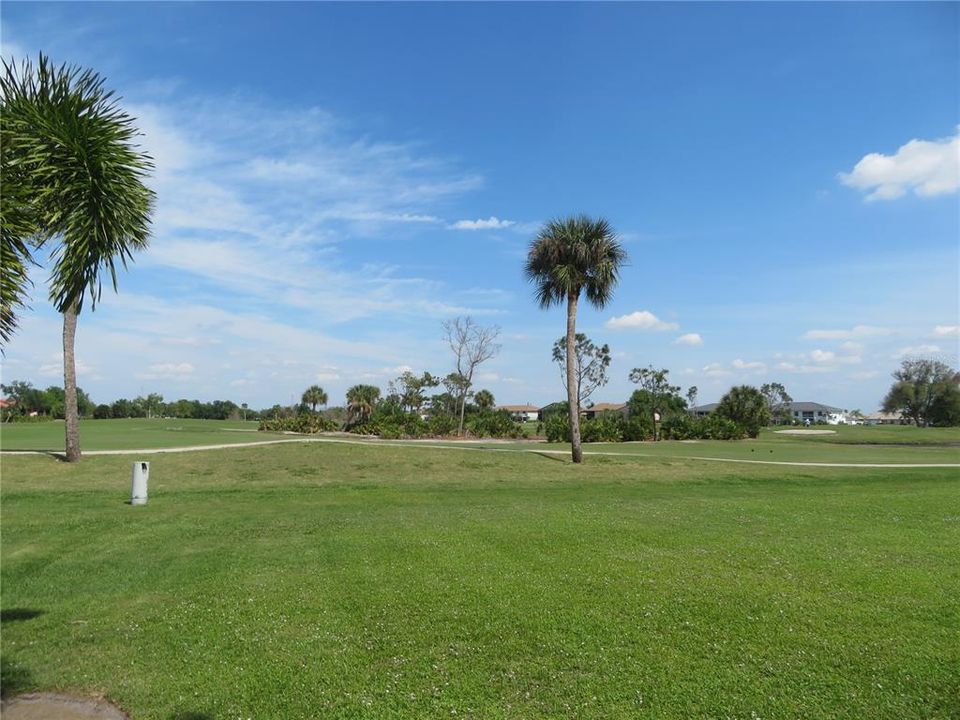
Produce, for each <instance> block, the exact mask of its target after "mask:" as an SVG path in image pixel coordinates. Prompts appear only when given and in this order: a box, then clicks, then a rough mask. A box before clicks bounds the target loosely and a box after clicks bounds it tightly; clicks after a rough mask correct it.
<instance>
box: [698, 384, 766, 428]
mask: <svg viewBox="0 0 960 720" xmlns="http://www.w3.org/2000/svg"><path fill="white" fill-rule="evenodd" d="M713 415H716V416H719V417H725V418H728V419H730V420H732V421H733V422H735V423H736V424H737V425H740V426H741V427H743V428H744V429H745V430H746V431H747V434H748V435H749V436H750V437H752V438H755V437H757V436H758V435H760V428H762V427H764V426H765V425H768V424H770V409H769V408H768V407H767V400H766V398H765V397H764V396H763V393H761V392H760V391H759V390H757V389H756V388H755V387H751V386H750V385H738V386H737V387H732V388H730V390H729V391H728V392H727V394H726V395H724V396H723V397H722V398H720V403H719V404H718V405H717V409H716V410H715V411H714V412H713V413H711V416H713Z"/></svg>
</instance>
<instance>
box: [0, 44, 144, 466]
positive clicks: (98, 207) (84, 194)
mask: <svg viewBox="0 0 960 720" xmlns="http://www.w3.org/2000/svg"><path fill="white" fill-rule="evenodd" d="M3 70H4V72H3V75H2V77H0V94H2V100H0V102H2V105H0V116H2V118H3V126H2V127H3V133H2V134H3V137H2V140H3V146H4V148H3V153H4V158H3V163H2V166H3V169H4V176H3V184H4V192H8V191H9V188H8V183H10V184H13V185H14V187H15V195H16V197H18V198H28V199H29V200H28V206H27V208H26V212H27V214H28V216H29V220H30V223H31V225H32V232H31V233H30V238H31V239H32V240H33V241H35V242H36V243H37V244H43V243H44V242H46V241H47V240H49V239H51V238H56V239H57V240H58V244H57V245H56V246H55V248H54V250H53V252H52V253H51V257H52V259H53V262H54V267H53V271H52V274H51V279H50V299H51V301H52V302H53V304H54V306H55V307H56V308H57V311H58V312H60V313H62V314H63V384H64V391H65V398H64V401H65V402H64V419H65V426H66V431H65V432H66V459H67V460H68V461H71V462H72V461H75V460H79V459H80V433H79V417H78V412H77V373H76V361H75V358H74V345H75V338H76V331H77V316H78V315H79V314H80V311H81V310H82V309H83V303H84V300H85V298H87V297H89V300H90V309H91V310H93V309H94V308H95V306H96V303H97V302H98V301H99V300H100V292H101V275H100V274H101V272H102V271H108V272H109V275H110V279H111V281H112V283H113V287H114V290H116V287H117V268H116V264H117V260H119V261H120V264H121V265H122V266H123V267H126V264H127V261H128V260H132V258H133V252H134V251H135V250H140V249H143V248H144V247H146V245H147V237H148V234H149V222H150V210H151V207H152V205H153V198H154V195H153V192H152V191H150V190H149V189H148V188H147V187H146V185H145V184H144V180H145V178H146V175H147V173H148V172H149V171H150V169H151V168H152V167H153V165H152V163H151V160H150V158H149V157H148V156H147V155H146V154H144V153H143V152H142V151H140V150H139V149H138V148H137V147H136V145H135V140H136V137H137V135H138V131H137V129H136V127H135V126H134V119H133V118H132V117H131V116H130V115H128V114H126V113H125V112H123V111H122V110H121V109H120V108H119V107H118V105H117V101H116V99H115V98H114V97H113V92H112V91H108V90H105V89H104V87H103V82H104V81H103V79H102V78H101V77H100V76H99V75H97V74H96V73H95V72H93V71H91V70H81V69H80V68H77V67H71V66H67V65H61V66H59V67H57V66H54V65H52V64H51V63H50V61H49V59H48V58H47V57H46V56H45V55H43V54H41V55H40V58H39V62H38V64H37V66H36V68H34V66H33V64H32V63H31V62H30V61H28V60H27V61H24V62H23V63H22V64H21V65H20V67H19V68H18V67H17V66H16V65H15V64H14V63H12V62H11V63H9V64H8V63H7V62H6V61H4V62H3ZM11 167H15V168H17V171H16V172H13V173H11V175H9V176H8V175H7V174H6V170H7V169H9V168H11ZM3 220H4V222H5V223H6V222H7V220H8V212H7V211H6V209H5V210H4V213H3ZM6 232H7V230H6V228H4V234H6ZM6 244H7V243H6V240H5V241H4V246H6ZM4 254H5V255H6V250H5V252H4ZM7 267H8V261H7V258H6V257H4V262H3V270H4V275H5V276H6V271H7ZM4 302H5V304H4V313H5V315H6V310H7V306H6V298H4ZM4 322H6V316H5V317H4Z"/></svg>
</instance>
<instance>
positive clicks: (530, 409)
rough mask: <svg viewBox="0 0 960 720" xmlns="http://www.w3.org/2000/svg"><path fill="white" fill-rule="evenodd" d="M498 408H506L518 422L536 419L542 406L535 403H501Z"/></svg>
mask: <svg viewBox="0 0 960 720" xmlns="http://www.w3.org/2000/svg"><path fill="white" fill-rule="evenodd" d="M497 410H506V411H507V412H508V413H510V417H512V418H513V419H514V420H515V421H517V422H524V421H526V420H536V419H537V418H538V415H539V413H540V408H538V407H535V406H534V405H500V406H499V407H497Z"/></svg>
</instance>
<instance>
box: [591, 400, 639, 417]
mask: <svg viewBox="0 0 960 720" xmlns="http://www.w3.org/2000/svg"><path fill="white" fill-rule="evenodd" d="M629 412H630V408H629V406H628V405H627V404H626V403H597V404H596V405H593V406H591V407H588V408H583V409H582V410H580V414H581V415H583V417H585V418H595V417H596V416H597V415H602V414H603V413H620V414H621V415H626V414H627V413H629Z"/></svg>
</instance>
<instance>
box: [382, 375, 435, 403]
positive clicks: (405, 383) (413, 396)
mask: <svg viewBox="0 0 960 720" xmlns="http://www.w3.org/2000/svg"><path fill="white" fill-rule="evenodd" d="M439 384H440V378H437V377H434V376H433V375H431V374H430V373H428V372H425V373H423V375H420V376H419V377H417V376H416V375H414V374H413V373H412V372H410V371H409V370H407V371H406V372H404V373H403V374H402V375H401V376H400V377H398V378H397V379H396V380H391V381H390V384H389V386H388V388H387V390H388V392H389V393H390V394H391V395H395V396H396V397H397V401H398V402H399V404H400V406H401V407H402V408H403V410H404V411H406V412H412V413H417V414H420V411H421V410H422V409H423V406H424V404H425V403H426V402H427V396H426V394H425V393H424V391H425V390H426V389H427V388H433V387H437V385H439Z"/></svg>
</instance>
